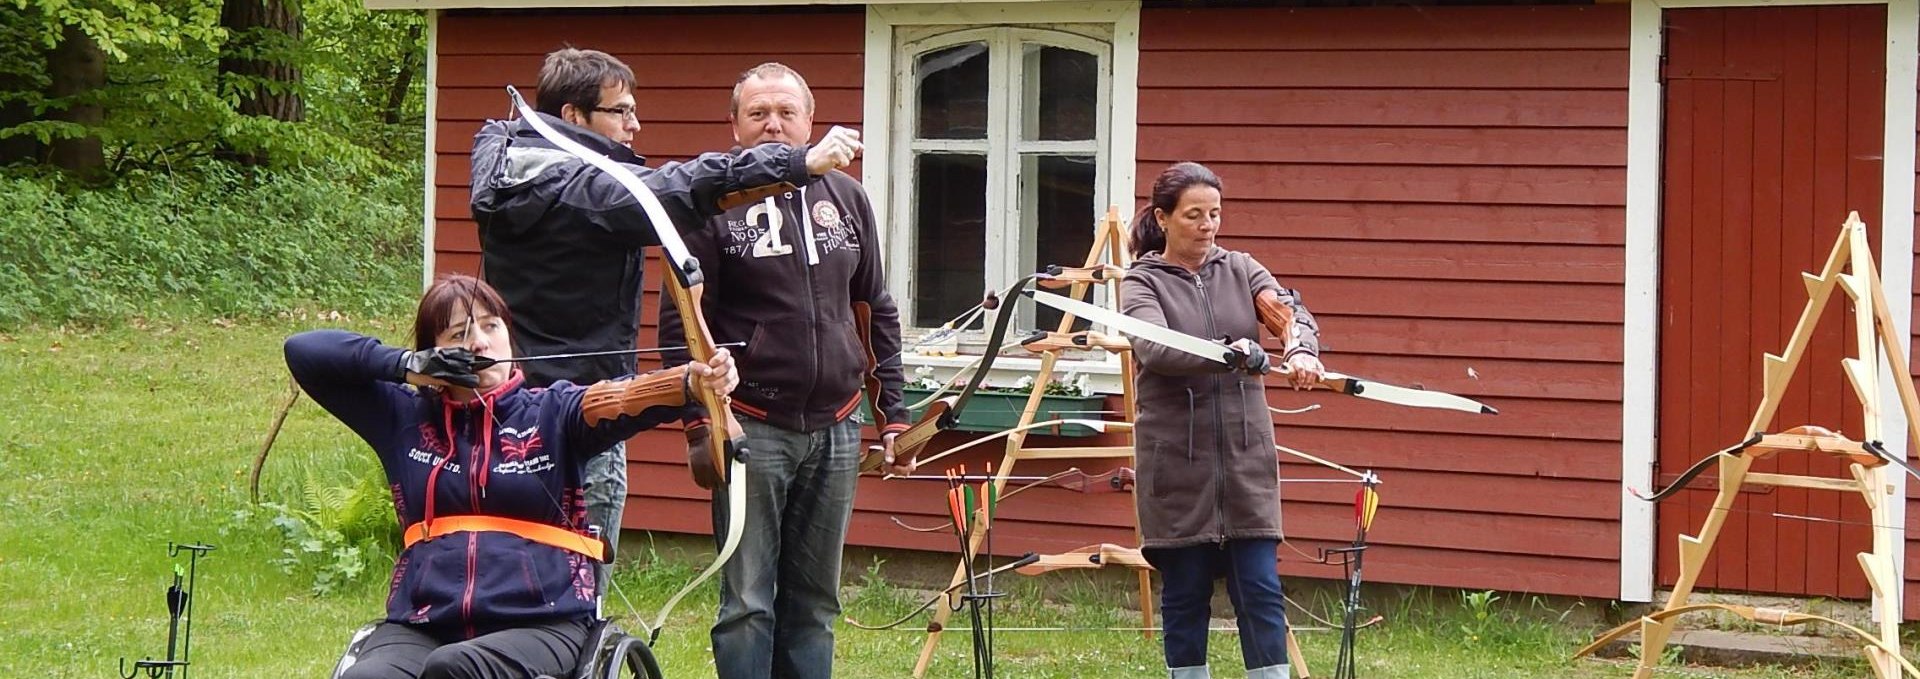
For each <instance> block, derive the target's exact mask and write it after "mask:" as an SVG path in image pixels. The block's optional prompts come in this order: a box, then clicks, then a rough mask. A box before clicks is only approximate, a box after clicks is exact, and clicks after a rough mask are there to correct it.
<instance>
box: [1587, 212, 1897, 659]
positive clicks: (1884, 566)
mask: <svg viewBox="0 0 1920 679" xmlns="http://www.w3.org/2000/svg"><path fill="white" fill-rule="evenodd" d="M1803 277H1804V279H1805V280H1804V282H1805V283H1806V288H1807V304H1806V307H1805V308H1804V309H1802V310H1801V312H1800V320H1799V322H1798V323H1796V324H1795V326H1794V329H1793V334H1792V335H1791V336H1790V337H1789V338H1788V340H1787V348H1786V349H1785V350H1784V351H1783V352H1782V353H1783V355H1779V356H1776V355H1772V354H1768V355H1767V356H1766V357H1764V359H1762V363H1763V366H1762V371H1761V372H1762V376H1763V377H1762V389H1763V393H1762V396H1761V398H1760V404H1759V406H1757V407H1756V408H1755V409H1754V413H1753V419H1752V421H1751V422H1749V423H1748V425H1747V431H1746V435H1745V437H1744V438H1743V440H1742V442H1741V443H1739V444H1736V445H1734V446H1732V447H1730V448H1727V449H1726V450H1722V451H1719V452H1716V453H1713V454H1712V455H1710V456H1708V457H1707V458H1705V459H1703V460H1701V461H1700V462H1699V463H1697V464H1695V465H1694V467H1693V468H1692V469H1689V470H1687V472H1686V473H1684V474H1682V475H1681V476H1680V478H1679V479H1678V480H1676V481H1675V482H1674V483H1673V484H1672V485H1670V486H1669V487H1668V488H1666V489H1664V490H1661V491H1660V492H1657V493H1654V494H1653V495H1652V496H1650V497H1645V498H1643V499H1646V500H1648V501H1658V500H1661V499H1665V498H1667V497H1669V496H1671V495H1673V494H1674V493H1675V492H1676V491H1677V490H1679V489H1680V488H1684V487H1685V486H1686V485H1687V484H1688V483H1689V482H1691V481H1692V480H1693V478H1694V477H1696V476H1698V475H1699V474H1700V472H1702V471H1704V470H1705V469H1706V468H1708V467H1709V466H1712V467H1717V468H1718V469H1719V484H1718V492H1717V494H1716V495H1715V497H1714V501H1713V507H1712V509H1711V510H1710V511H1709V512H1708V513H1707V518H1706V520H1705V521H1704V522H1703V523H1702V524H1701V526H1700V531H1699V532H1698V533H1696V534H1694V535H1681V536H1680V545H1679V547H1680V549H1679V551H1678V552H1677V554H1678V555H1679V559H1680V578H1679V580H1678V581H1677V582H1675V583H1674V586H1673V595H1672V596H1671V597H1669V598H1668V599H1667V602H1666V605H1665V606H1664V607H1663V609H1662V610H1661V611H1659V612H1656V613H1653V614H1650V615H1646V616H1643V617H1641V618H1640V619H1638V620H1634V621H1631V622H1628V623H1626V624H1624V625H1621V626H1619V627H1616V628H1614V629H1613V630H1611V631H1608V632H1606V633H1604V634H1602V635H1600V637H1599V638H1598V639H1596V640H1595V641H1594V643H1592V644H1589V645H1587V647H1585V648H1582V649H1580V650H1579V651H1578V652H1577V653H1575V654H1574V657H1576V658H1577V657H1581V656H1585V655H1588V654H1590V653H1593V652H1594V651H1597V650H1599V648H1600V647H1601V646H1603V645H1605V644H1606V643H1608V642H1611V641H1613V640H1615V639H1618V638H1621V637H1624V636H1626V635H1628V634H1631V633H1632V632H1634V631H1638V632H1640V645H1641V650H1640V663H1639V665H1638V667H1637V668H1636V669H1635V670H1634V674H1633V676H1634V677H1635V679H1649V678H1651V677H1652V676H1653V674H1654V672H1655V671H1656V669H1657V667H1656V665H1657V664H1658V663H1659V661H1660V657H1661V655H1662V651H1663V650H1665V648H1666V644H1667V639H1668V637H1669V636H1670V635H1671V634H1672V633H1673V626H1674V623H1675V621H1676V620H1677V619H1678V618H1679V617H1680V615H1682V614H1686V613H1691V612H1695V611H1702V610H1722V611H1726V612H1730V613H1735V614H1737V615H1741V616H1742V617H1746V618H1748V619H1750V620H1753V621H1755V622H1765V623H1772V624H1780V625H1786V624H1799V623H1804V622H1810V621H1825V622H1832V621H1830V620H1826V619H1825V618H1818V617H1814V616H1807V615H1805V614H1799V613H1792V612H1789V611H1774V610H1769V609H1757V610H1756V609H1741V608H1740V607H1731V606H1722V605H1718V604H1696V605H1692V606H1689V605H1688V604H1687V599H1688V597H1690V596H1691V595H1692V594H1693V588H1694V584H1695V583H1697V582H1698V581H1699V578H1700V572H1701V570H1702V567H1703V566H1704V565H1705V564H1706V561H1707V557H1708V556H1709V555H1711V554H1712V552H1713V545H1714V541H1715V540H1716V539H1717V538H1719V537H1720V529H1721V528H1722V527H1723V526H1724V525H1725V524H1726V520H1727V515H1728V513H1729V512H1731V511H1734V509H1733V503H1734V501H1735V500H1737V499H1739V495H1740V489H1741V487H1742V486H1744V485H1758V486H1767V487H1790V488H1805V489H1810V490H1825V491H1838V492H1842V493H1846V494H1851V495H1858V496H1859V498H1860V499H1861V500H1862V501H1863V502H1865V503H1866V505H1867V508H1868V510H1869V511H1870V512H1871V516H1872V525H1873V548H1872V550H1871V551H1866V552H1860V553H1858V554H1856V555H1855V560H1856V561H1858V562H1859V564H1860V568H1861V570H1862V571H1864V572H1865V574H1866V579H1867V584H1868V585H1870V586H1871V587H1872V589H1873V604H1874V605H1873V609H1874V625H1873V626H1874V627H1876V628H1877V630H1876V631H1874V632H1867V631H1865V630H1861V629H1858V628H1853V627H1851V626H1846V625H1842V626H1841V627H1842V628H1844V629H1846V630H1848V631H1850V632H1853V633H1854V634H1855V635H1856V636H1859V637H1861V638H1862V639H1863V640H1864V641H1866V642H1867V645H1866V646H1864V647H1862V648H1863V652H1864V653H1865V654H1866V656H1867V662H1868V664H1869V665H1870V666H1871V667H1872V670H1873V676H1874V677H1875V679H1899V678H1900V677H1901V676H1903V673H1904V674H1905V675H1908V676H1912V677H1914V678H1916V679H1920V670H1916V669H1915V668H1914V667H1913V665H1912V664H1911V663H1909V662H1907V661H1906V660H1905V659H1904V658H1902V657H1900V650H1899V649H1900V603H1901V602H1900V599H1899V596H1898V595H1899V591H1900V590H1899V582H1898V578H1899V570H1898V568H1897V564H1895V563H1894V554H1895V553H1896V550H1897V549H1898V548H1899V543H1900V541H1901V539H1902V537H1901V535H1900V533H1899V530H1898V529H1896V528H1894V526H1895V524H1894V519H1893V512H1896V511H1904V506H1903V505H1904V502H1903V499H1904V498H1903V496H1902V494H1901V493H1898V492H1896V491H1897V489H1898V488H1899V486H1898V485H1897V482H1898V481H1899V478H1898V476H1899V474H1900V473H1901V471H1900V470H1899V468H1910V466H1909V465H1908V464H1907V462H1906V460H1904V459H1896V458H1895V457H1894V456H1893V455H1891V454H1888V453H1886V452H1885V450H1886V449H1885V447H1884V446H1883V445H1882V444H1881V443H1880V442H1881V441H1886V440H1888V436H1889V434H1890V432H1885V431H1883V429H1884V428H1885V420H1884V418H1883V413H1885V412H1886V410H1885V408H1886V405H1887V404H1885V403H1884V402H1883V392H1882V388H1883V385H1882V383H1881V381H1880V380H1881V378H1882V375H1881V370H1880V366H1881V365H1882V364H1884V365H1888V366H1892V367H1893V368H1894V370H1895V374H1893V375H1892V387H1893V389H1894V392H1895V393H1896V394H1897V395H1898V398H1899V400H1900V403H1899V407H1900V409H1901V411H1902V412H1904V413H1905V414H1906V419H1907V427H1908V431H1906V432H1891V434H1892V435H1893V436H1902V437H1904V436H1907V435H1912V436H1914V437H1920V398H1917V397H1916V396H1915V393H1914V388H1913V380H1912V379H1909V378H1908V376H1907V375H1906V367H1907V365H1909V364H1908V363H1907V352H1906V347H1907V344H1908V338H1905V337H1901V336H1899V335H1898V334H1897V333H1896V331H1895V326H1894V324H1893V315H1892V313H1891V312H1890V310H1889V309H1888V307H1887V297H1886V290H1885V289H1884V288H1883V287H1882V286H1881V281H1880V275H1879V273H1878V272H1877V271H1876V270H1875V268H1874V260H1873V254H1872V252H1871V250H1870V249H1869V247H1868V243H1867V225H1866V224H1865V223H1862V222H1861V221H1860V215H1859V213H1850V214H1848V215H1847V221H1846V223H1845V224H1844V225H1842V226H1841V227H1840V237H1839V239H1838V240H1836V241H1835V242H1834V244H1833V250H1832V253H1831V254H1829V255H1828V256H1827V261H1826V265H1825V266H1824V267H1822V269H1821V271H1820V273H1819V274H1817V275H1816V274H1803ZM1836 289H1838V290H1840V291H1842V292H1844V293H1846V296H1847V298H1848V301H1850V302H1851V303H1852V306H1853V308H1852V314H1853V319H1852V320H1853V324H1852V325H1853V331H1854V332H1853V340H1854V342H1853V347H1852V352H1851V353H1852V354H1853V355H1852V356H1850V357H1847V358H1844V359H1842V360H1841V361H1840V367H1841V369H1842V372H1844V373H1845V374H1846V376H1847V381H1848V382H1849V383H1850V384H1852V386H1853V395H1854V397H1855V398H1857V399H1858V401H1859V403H1860V408H1861V414H1862V415H1863V417H1862V423H1863V426H1864V430H1863V431H1864V439H1863V441H1855V440H1852V439H1848V438H1846V437H1845V436H1842V435H1840V434H1838V433H1835V432H1834V431H1831V430H1828V429H1825V428H1822V427H1818V426H1812V425H1808V426H1802V427H1795V428H1793V429H1789V430H1786V431H1784V432H1780V433H1774V434H1768V433H1766V429H1767V428H1768V427H1769V426H1771V425H1772V424H1773V421H1774V415H1775V413H1776V412H1777V411H1778V410H1779V408H1780V403H1781V400H1782V397H1783V396H1784V395H1785V393H1786V390H1787V384H1788V383H1789V382H1790V381H1792V379H1793V376H1794V372H1795V371H1796V370H1798V369H1799V367H1800V361H1801V359H1803V358H1805V357H1806V355H1807V350H1808V346H1809V345H1810V344H1811V343H1812V340H1813V337H1814V326H1816V325H1817V324H1818V323H1819V321H1820V317H1821V315H1822V312H1824V311H1825V310H1826V307H1827V302H1829V301H1830V300H1832V298H1833V291H1834V290H1836ZM1783 453H1791V454H1811V455H1824V456H1829V457H1835V458H1838V459H1841V460H1843V461H1846V462H1847V463H1848V464H1847V467H1848V472H1849V476H1850V478H1844V479H1836V478H1828V477H1820V476H1803V475H1795V474H1775V473H1764V472H1750V471H1749V469H1750V468H1751V467H1752V466H1753V463H1754V462H1757V461H1759V460H1763V459H1766V458H1769V457H1773V456H1775V455H1779V454H1783ZM1889 463H1895V464H1897V465H1898V468H1889ZM1890 474H1891V475H1892V476H1889V475H1890Z"/></svg>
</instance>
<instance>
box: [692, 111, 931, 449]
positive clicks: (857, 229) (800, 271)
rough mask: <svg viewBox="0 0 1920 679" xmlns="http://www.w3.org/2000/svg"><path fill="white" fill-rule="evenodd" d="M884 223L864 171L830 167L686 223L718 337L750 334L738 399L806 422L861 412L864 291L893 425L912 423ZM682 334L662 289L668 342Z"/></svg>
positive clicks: (782, 421)
mask: <svg viewBox="0 0 1920 679" xmlns="http://www.w3.org/2000/svg"><path fill="white" fill-rule="evenodd" d="M761 148H764V147H761ZM875 227H876V225H875V223H874V219H873V206H872V204H870V203H869V202H868V201H867V192H866V190H865V189H863V188H861V186H860V182H858V181H856V180H854V179H853V178H852V177H849V176H847V175H845V174H842V173H840V172H829V173H827V174H826V175H823V176H820V177H816V178H814V179H813V181H812V182H811V183H808V184H806V185H805V186H804V187H803V188H802V189H801V190H799V191H791V192H787V193H786V194H784V195H776V196H771V197H768V198H767V199H765V200H762V201H760V202H757V203H753V204H750V205H742V206H739V207H735V208H734V209H732V210H729V211H728V212H727V213H726V214H724V215H721V216H719V217H715V218H714V219H713V220H712V221H711V222H709V223H708V224H707V228H706V229H704V230H702V231H701V232H699V233H692V232H689V233H688V234H687V236H686V241H687V250H689V251H691V252H692V253H693V256H694V257H696V258H698V259H699V260H700V266H701V268H702V269H703V270H705V271H706V273H707V288H706V292H705V295H704V296H702V298H701V303H702V306H703V307H704V309H703V311H704V312H705V314H706V319H707V326H708V329H709V330H711V331H712V332H713V340H714V341H715V342H746V343H747V346H746V347H745V348H743V349H736V350H735V352H736V353H735V356H736V358H737V360H738V365H739V369H740V388H739V389H736V390H734V392H733V403H734V407H735V408H736V409H737V410H739V411H740V412H742V413H745V414H746V415H748V416H750V417H753V418H755V419H758V420H763V421H765V422H767V423H769V424H772V425H774V426H776V427H780V428H781V429H786V430H789V431H801V432H812V431H819V430H821V429H824V428H826V427H828V426H830V425H832V424H834V423H836V422H839V421H841V420H844V419H846V418H847V417H848V416H849V415H851V414H853V411H854V409H855V408H857V407H858V406H859V397H860V392H861V383H862V379H861V376H862V374H863V373H864V372H865V370H866V367H867V359H868V356H867V350H868V349H867V347H865V346H863V345H862V344H861V342H860V335H859V329H858V328H856V327H855V325H854V324H855V322H856V321H855V317H854V313H853V306H852V305H853V304H854V303H856V302H865V303H866V304H868V305H869V306H870V307H871V308H872V316H871V319H870V321H869V323H868V332H869V337H870V338H871V341H872V343H873V346H872V351H873V355H874V356H875V357H877V362H878V366H879V369H878V375H879V378H880V385H881V388H880V392H881V393H880V394H879V402H880V406H879V409H880V412H881V413H883V414H885V415H886V417H887V427H886V430H887V431H902V430H905V429H906V428H907V425H909V424H911V422H910V421H909V420H908V413H907V409H906V407H905V403H904V399H903V398H902V396H901V391H900V389H901V386H902V379H903V376H902V374H901V369H900V356H899V354H900V312H899V309H898V308H897V307H895V306H894V303H893V296H892V295H890V294H888V293H887V279H886V272H885V269H884V266H883V265H882V260H883V258H884V253H883V252H881V247H880V237H879V234H878V233H877V232H875V230H874V229H875ZM682 338H683V335H682V334H681V330H680V315H679V311H678V309H677V308H676V307H674V305H673V304H672V300H671V299H667V298H665V297H664V296H663V297H662V302H661V304H660V343H661V344H663V345H674V344H681V343H682ZM686 360H687V357H686V354H685V353H679V354H668V355H667V356H666V357H665V363H666V365H668V366H672V365H676V364H678V363H683V362H685V361H686Z"/></svg>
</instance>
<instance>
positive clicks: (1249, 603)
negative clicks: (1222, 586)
mask: <svg viewBox="0 0 1920 679" xmlns="http://www.w3.org/2000/svg"><path fill="white" fill-rule="evenodd" d="M1279 546H1280V542H1279V541H1278V540H1228V541H1226V543H1224V544H1217V545H1215V544H1204V545H1194V546H1192V547H1180V548H1176V549H1145V550H1141V552H1142V555H1143V556H1145V557H1146V558H1147V563H1150V564H1153V567H1154V569H1156V570H1158V571H1160V581H1161V592H1160V615H1161V621H1162V623H1163V624H1164V625H1165V633H1164V634H1162V635H1161V639H1162V640H1163V642H1164V644H1165V651H1166V655H1167V667H1168V668H1169V669H1172V670H1175V673H1176V674H1179V670H1181V669H1183V668H1199V667H1205V666H1206V664H1207V620H1208V619H1209V618H1211V617H1212V604H1213V581H1214V580H1218V579H1222V578H1224V579H1226V581H1227V597H1228V598H1229V599H1231V600H1232V601H1233V612H1234V615H1235V617H1236V619H1237V620H1238V622H1239V625H1240V657H1241V658H1242V659H1243V660H1245V662H1246V664H1247V670H1248V672H1249V673H1250V674H1252V673H1253V672H1254V671H1255V670H1267V671H1266V672H1261V673H1260V674H1262V675H1272V676H1277V677H1285V676H1286V674H1287V672H1286V669H1285V668H1286V666H1287V617H1286V613H1287V609H1286V600H1285V599H1283V598H1282V597H1281V590H1280V571H1279V570H1278V569H1277V568H1276V567H1275V565H1274V550H1276V549H1278V548H1279ZM1269 668H1279V669H1278V672H1277V673H1276V672H1274V670H1272V669H1269ZM1188 674H1192V673H1188ZM1200 676H1204V671H1203V672H1201V673H1200Z"/></svg>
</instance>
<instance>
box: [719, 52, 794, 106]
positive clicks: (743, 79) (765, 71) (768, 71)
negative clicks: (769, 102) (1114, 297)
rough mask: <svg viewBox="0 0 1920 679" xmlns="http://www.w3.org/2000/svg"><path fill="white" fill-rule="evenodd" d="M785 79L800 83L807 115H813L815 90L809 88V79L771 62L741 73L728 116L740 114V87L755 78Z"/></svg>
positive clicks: (736, 83)
mask: <svg viewBox="0 0 1920 679" xmlns="http://www.w3.org/2000/svg"><path fill="white" fill-rule="evenodd" d="M783 77H785V78H793V81H794V82H796V83H800V94H801V95H804V96H805V97H806V99H807V115H813V88H810V87H807V79H806V78H803V77H801V76H800V72H799V71H796V70H793V69H792V68H789V67H788V66H787V65H786V64H783V63H780V62H778V61H769V62H767V63H764V64H761V65H759V66H755V67H753V68H749V69H747V70H745V71H742V72H741V73H740V79H739V80H735V81H733V100H732V101H730V102H729V103H728V105H727V115H733V114H736V113H739V112H740V86H741V85H745V84H746V83H747V81H748V80H752V79H754V78H764V79H766V80H774V79H778V78H783Z"/></svg>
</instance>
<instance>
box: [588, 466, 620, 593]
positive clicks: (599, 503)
mask: <svg viewBox="0 0 1920 679" xmlns="http://www.w3.org/2000/svg"><path fill="white" fill-rule="evenodd" d="M585 481H586V484H587V487H586V489H585V490H586V496H587V523H588V524H589V525H594V526H599V527H600V539H602V540H605V541H606V542H607V563H608V564H612V563H613V556H614V552H615V548H617V547H619V546H620V513H621V510H622V509H624V508H625V507H626V506H627V442H626V441H621V442H619V443H616V444H613V447H612V448H608V449H607V450H606V452H604V453H600V454H599V455H595V456H593V457H592V458H591V459H588V460H587V475H586V478H585ZM596 575H598V576H600V580H601V582H602V583H605V581H606V578H605V576H606V572H605V569H600V572H599V573H596Z"/></svg>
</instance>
